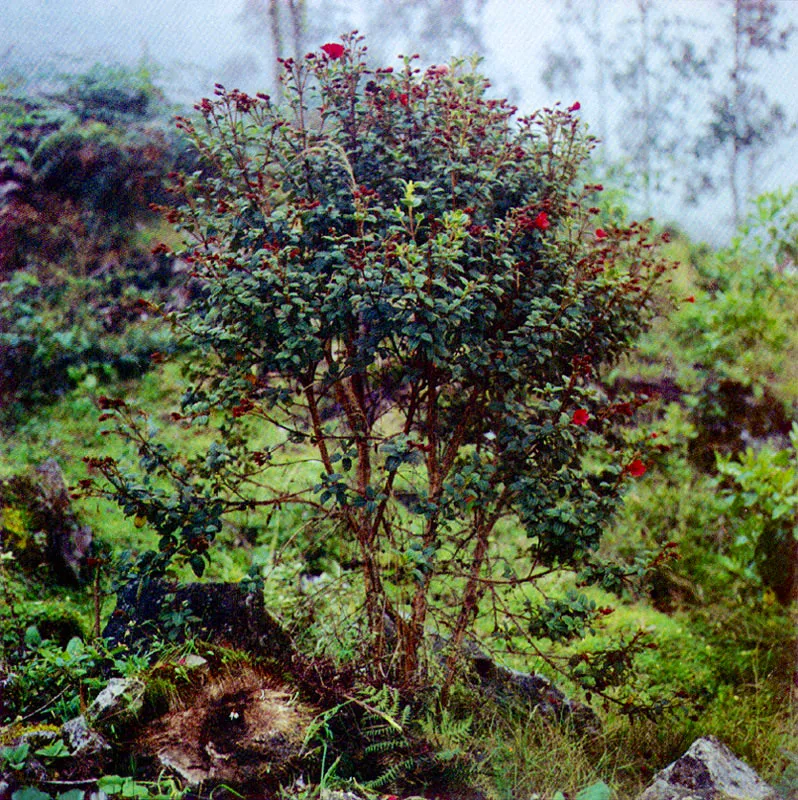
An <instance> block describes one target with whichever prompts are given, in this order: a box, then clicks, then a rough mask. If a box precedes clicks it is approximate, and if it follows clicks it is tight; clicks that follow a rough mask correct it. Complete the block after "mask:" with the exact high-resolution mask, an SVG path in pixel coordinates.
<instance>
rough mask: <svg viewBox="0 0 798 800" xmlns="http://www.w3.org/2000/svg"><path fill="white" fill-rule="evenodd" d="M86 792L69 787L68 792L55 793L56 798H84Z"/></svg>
mask: <svg viewBox="0 0 798 800" xmlns="http://www.w3.org/2000/svg"><path fill="white" fill-rule="evenodd" d="M85 797H86V792H84V791H83V789H70V790H69V791H68V792H61V793H60V794H59V795H56V800H84V798H85Z"/></svg>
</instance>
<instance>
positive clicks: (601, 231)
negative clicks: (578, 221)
mask: <svg viewBox="0 0 798 800" xmlns="http://www.w3.org/2000/svg"><path fill="white" fill-rule="evenodd" d="M596 238H597V239H606V238H607V231H605V230H604V228H596Z"/></svg>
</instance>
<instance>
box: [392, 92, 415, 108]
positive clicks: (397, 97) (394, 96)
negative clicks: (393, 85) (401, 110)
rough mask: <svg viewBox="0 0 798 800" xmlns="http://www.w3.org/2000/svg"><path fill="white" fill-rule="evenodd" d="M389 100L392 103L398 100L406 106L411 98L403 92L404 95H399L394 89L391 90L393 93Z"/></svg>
mask: <svg viewBox="0 0 798 800" xmlns="http://www.w3.org/2000/svg"><path fill="white" fill-rule="evenodd" d="M388 99H389V100H391V101H392V102H395V101H396V100H398V101H399V102H400V103H401V104H402V105H403V106H406V105H407V104H408V103H409V102H410V98H409V97H408V96H407V94H405V93H404V92H402V94H399V93H398V92H396V91H394V90H393V89H391V92H390V94H389V95H388Z"/></svg>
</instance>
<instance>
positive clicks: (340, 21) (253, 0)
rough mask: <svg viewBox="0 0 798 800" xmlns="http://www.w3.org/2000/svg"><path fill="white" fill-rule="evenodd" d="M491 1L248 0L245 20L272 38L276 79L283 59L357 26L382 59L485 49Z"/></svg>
mask: <svg viewBox="0 0 798 800" xmlns="http://www.w3.org/2000/svg"><path fill="white" fill-rule="evenodd" d="M486 3H487V0H365V1H364V0H361V2H350V3H343V2H339V0H243V6H242V9H241V13H240V19H241V21H242V23H243V24H244V25H245V26H246V27H247V28H248V29H249V31H250V32H251V33H253V34H255V35H256V36H257V37H259V39H261V40H265V41H267V42H268V43H269V50H270V56H271V61H272V63H273V73H272V84H273V87H276V86H277V85H278V77H279V74H280V72H281V67H280V65H279V64H278V63H277V62H276V59H277V58H293V59H294V60H296V61H298V60H299V59H300V58H302V56H303V55H304V54H305V53H306V52H307V50H309V49H310V50H312V49H313V47H315V46H316V45H318V44H319V43H320V42H323V41H325V40H326V39H335V38H337V37H339V36H340V35H341V34H343V33H346V32H348V31H351V30H353V29H355V28H359V29H361V30H362V31H363V32H364V33H365V34H366V35H367V37H368V38H369V40H370V42H372V44H371V46H370V52H371V54H372V58H373V59H375V60H377V61H383V62H385V63H389V62H390V61H391V60H392V59H394V58H395V57H396V55H397V54H398V53H406V54H408V55H409V54H411V53H418V54H419V55H420V56H421V58H422V60H423V61H425V62H433V61H439V62H448V61H449V59H450V58H451V57H452V56H453V55H464V56H470V55H473V54H475V53H483V52H484V51H485V45H484V42H483V40H482V12H483V10H484V7H485V5H486Z"/></svg>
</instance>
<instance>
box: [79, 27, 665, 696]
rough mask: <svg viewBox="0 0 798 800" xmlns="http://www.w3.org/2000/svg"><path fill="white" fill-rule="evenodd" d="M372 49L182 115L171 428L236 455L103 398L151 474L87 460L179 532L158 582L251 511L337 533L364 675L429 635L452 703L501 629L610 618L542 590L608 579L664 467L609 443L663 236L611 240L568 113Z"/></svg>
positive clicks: (126, 498) (565, 630) (304, 66)
mask: <svg viewBox="0 0 798 800" xmlns="http://www.w3.org/2000/svg"><path fill="white" fill-rule="evenodd" d="M364 54H365V48H364V47H362V45H361V41H360V40H359V39H358V38H356V37H354V36H353V37H349V38H347V39H345V40H344V43H343V44H342V45H341V44H337V43H335V44H329V45H325V46H324V47H323V48H322V51H321V52H320V53H318V54H315V55H313V54H312V55H309V56H308V57H307V58H306V59H305V60H304V61H302V62H301V63H297V62H294V61H291V60H288V61H286V62H284V67H285V73H284V89H285V99H286V104H284V105H276V104H274V103H273V102H272V101H271V99H270V98H268V97H266V96H265V95H259V96H257V97H250V96H248V95H245V94H243V93H242V92H240V91H237V90H233V91H227V90H226V89H224V88H223V87H221V86H219V87H218V88H217V96H216V98H215V99H214V100H209V99H205V100H203V101H202V102H201V103H200V104H199V105H198V110H199V112H200V115H201V116H200V118H199V119H198V120H197V121H190V120H188V119H183V120H181V121H180V123H179V124H180V127H181V128H182V129H183V130H184V131H185V133H186V135H187V136H188V137H189V138H190V139H191V140H192V141H193V143H194V145H195V147H196V148H197V150H198V152H199V153H200V155H201V156H202V169H201V170H200V171H197V172H195V173H193V174H191V175H185V176H183V177H182V178H181V179H180V180H179V189H180V191H181V192H182V194H183V197H184V198H185V204H184V205H183V207H182V208H181V209H179V210H170V211H169V212H168V214H169V216H170V218H171V220H172V221H173V222H175V224H176V225H177V226H178V227H179V228H180V229H181V230H182V231H184V232H185V233H186V234H187V235H190V236H191V237H192V238H193V242H194V244H193V245H192V246H191V247H190V248H189V249H188V251H187V252H186V253H184V257H185V258H186V260H187V261H189V262H190V263H191V264H192V269H193V277H194V278H195V279H196V280H197V281H198V282H199V283H200V285H201V286H202V292H201V296H200V297H199V299H198V301H197V302H196V303H195V304H194V305H193V306H192V307H191V308H190V310H189V312H188V313H186V314H184V315H182V316H179V317H178V318H177V319H176V324H178V325H179V326H181V327H182V328H183V329H184V330H185V331H186V333H187V336H188V337H189V338H190V340H191V341H192V342H193V343H194V344H196V345H197V346H198V347H199V348H200V350H201V351H202V353H204V358H202V359H199V358H198V359H197V362H196V367H197V368H196V371H195V373H194V379H193V382H192V383H191V385H190V386H189V387H188V389H187V391H186V394H185V397H184V402H183V408H182V410H181V412H180V413H179V414H176V415H175V417H174V418H175V419H179V420H181V421H182V422H183V424H194V425H200V426H201V425H211V426H217V428H218V430H217V434H216V441H215V442H214V443H213V444H212V445H211V447H210V448H209V449H208V451H207V453H205V454H204V455H199V456H194V457H189V456H188V455H187V454H181V453H180V452H177V453H173V452H172V451H171V450H169V449H168V448H167V447H166V446H165V445H163V444H161V443H159V442H158V441H157V440H155V439H153V438H151V436H150V435H149V433H148V432H147V431H146V429H145V427H146V426H144V427H143V426H142V425H141V424H140V422H139V417H138V416H137V415H136V414H135V413H134V411H133V410H132V409H130V408H128V406H127V405H126V403H125V402H124V401H123V400H115V399H110V398H105V399H104V400H103V402H102V405H103V407H104V409H105V411H106V416H115V417H117V418H118V420H119V421H120V423H122V427H123V430H125V431H126V433H127V435H128V436H130V437H131V438H132V440H133V441H134V442H135V443H136V444H137V446H138V448H139V455H140V457H141V461H140V465H141V467H142V468H143V472H144V475H143V477H142V475H140V474H136V473H134V472H126V471H125V470H124V469H123V468H122V467H121V466H120V465H119V464H117V463H116V462H115V461H113V460H112V459H108V458H105V459H92V460H90V464H91V466H92V467H93V468H95V469H96V470H99V471H100V472H101V473H102V474H103V475H104V476H105V477H106V479H107V480H108V481H109V482H110V486H107V485H106V491H107V492H108V493H109V494H110V495H112V496H113V497H115V499H116V500H117V501H118V502H119V503H120V505H121V506H122V507H123V508H124V511H125V513H126V514H128V515H130V516H133V517H135V518H136V519H137V521H138V522H139V524H144V523H149V524H150V525H152V526H153V527H154V528H155V529H156V530H157V532H158V533H159V534H160V552H159V553H148V554H145V556H144V558H143V561H142V567H143V568H146V569H162V568H164V567H165V566H166V564H167V563H169V562H170V561H171V560H172V559H174V558H177V557H183V558H187V559H188V561H189V563H190V564H191V565H192V567H193V568H194V569H195V571H196V572H197V573H198V574H199V573H201V572H202V571H203V569H204V566H205V563H206V561H207V559H208V558H209V547H210V545H211V543H212V541H213V539H214V538H215V536H216V534H217V533H218V531H219V530H220V528H221V524H222V518H223V517H225V516H227V515H230V514H234V513H236V512H239V513H247V514H250V515H251V514H253V513H262V514H266V513H268V512H269V511H270V510H273V509H277V508H281V507H283V506H290V505H303V506H305V507H306V508H307V509H309V510H310V512H311V513H312V514H313V515H314V516H315V517H316V518H318V519H325V520H328V521H329V522H330V523H332V524H334V525H335V526H336V530H337V531H338V533H339V535H340V536H341V537H343V538H344V539H345V540H346V541H348V542H349V543H350V546H351V547H352V550H353V552H354V562H355V563H356V564H357V566H358V570H359V572H360V575H361V578H362V607H363V611H364V617H365V620H366V625H367V634H366V642H365V647H366V648H367V652H368V654H369V662H368V667H369V669H370V670H371V671H372V674H373V675H374V676H376V677H380V678H383V677H384V676H386V675H391V676H393V679H395V680H396V681H397V682H398V685H403V686H407V685H410V684H411V683H413V682H414V681H416V680H417V679H418V678H419V677H420V676H421V675H422V674H423V673H424V669H425V667H426V665H425V662H424V658H423V656H424V647H423V645H424V635H425V630H426V628H427V626H428V625H429V624H430V623H431V621H433V620H434V621H435V622H436V624H438V625H439V626H440V627H441V628H442V629H444V630H448V632H449V635H450V639H449V647H448V656H447V660H446V667H445V673H446V674H445V677H444V680H443V685H444V695H445V694H446V689H447V687H448V686H449V685H450V683H451V681H452V679H453V677H454V675H455V671H456V667H457V660H458V655H459V653H460V650H461V645H462V644H463V643H464V640H465V639H466V637H468V636H469V635H470V634H471V632H472V630H473V627H474V624H475V620H476V619H478V618H481V617H482V615H483V614H486V613H487V612H489V611H490V610H493V611H494V612H495V613H496V615H497V616H496V619H497V622H496V628H495V633H496V634H497V635H500V636H502V637H504V638H505V639H506V640H507V642H508V643H511V644H512V643H516V642H520V641H521V640H526V639H529V638H534V637H536V636H538V635H543V636H547V635H551V637H552V638H555V637H556V638H558V639H563V638H568V637H572V636H577V635H580V633H582V632H583V631H584V630H586V629H588V628H589V627H590V625H591V624H592V622H593V621H594V620H595V619H596V618H597V617H600V616H601V614H602V613H603V609H598V608H596V606H595V604H594V603H591V602H590V601H588V600H587V599H586V598H585V597H584V596H582V595H580V594H579V593H577V592H572V593H571V594H569V595H568V596H567V597H565V598H561V599H554V598H547V597H544V596H543V595H542V592H543V589H542V585H541V584H540V581H539V579H540V578H541V577H543V576H545V575H548V574H550V573H551V572H552V571H554V570H561V569H563V570H571V571H575V572H577V573H580V574H582V575H583V577H584V579H585V581H590V580H596V581H598V580H602V579H604V578H605V577H606V575H607V568H605V567H604V566H603V565H602V564H601V563H600V562H599V560H598V557H597V554H596V549H597V547H598V544H599V540H600V538H601V534H602V531H603V529H604V526H605V524H606V522H607V520H608V519H609V518H610V517H611V515H612V514H613V512H614V510H615V509H616V507H617V505H618V503H619V502H620V496H621V492H622V489H623V486H624V484H625V483H626V480H627V478H629V477H639V476H641V475H642V474H643V473H644V472H645V469H646V467H645V463H644V459H645V457H646V456H645V452H644V451H643V450H632V451H630V450H629V449H628V448H627V447H626V446H625V445H624V443H623V441H622V440H621V439H620V438H619V437H618V436H617V435H616V434H615V433H614V427H613V422H614V421H615V420H618V419H623V418H625V417H626V416H627V415H628V414H630V413H631V412H632V406H631V405H630V404H629V403H622V402H615V403H610V402H608V401H607V400H606V398H602V396H601V395H600V394H599V393H598V392H597V391H596V390H595V388H594V381H595V379H596V377H597V375H598V374H599V372H600V370H601V369H602V368H603V367H604V366H606V365H608V364H611V363H613V362H614V361H616V360H617V359H618V358H619V356H621V355H622V354H623V353H625V352H626V351H627V350H628V349H629V348H630V346H631V343H632V341H633V339H634V338H635V336H636V335H637V334H638V333H639V332H640V331H641V330H642V329H643V328H644V326H645V324H646V320H647V317H648V311H647V309H648V307H649V304H650V302H651V298H652V288H653V286H654V285H655V283H656V281H657V279H658V278H659V277H660V276H661V275H662V273H663V271H664V270H665V268H666V266H665V264H664V262H663V261H662V260H661V259H659V257H658V255H657V251H656V248H655V242H654V241H653V239H652V238H651V237H650V236H649V234H648V231H647V230H646V229H645V227H642V226H639V225H637V224H632V225H631V226H630V227H628V228H621V227H608V228H606V229H603V228H596V224H595V221H594V220H595V217H594V213H595V211H594V208H593V201H594V197H595V195H596V193H597V192H599V191H600V188H601V187H598V186H595V185H585V184H584V183H583V182H582V181H581V180H580V174H581V173H580V170H581V169H582V167H583V166H584V164H585V162H586V159H587V158H588V154H589V150H590V140H589V139H588V138H586V136H585V135H584V133H583V132H582V129H581V126H580V124H579V121H578V119H577V117H576V110H577V108H576V107H572V108H570V109H562V108H560V107H555V108H554V109H549V110H546V111H543V112H540V113H536V114H533V115H532V116H530V117H526V118H522V119H517V118H516V117H515V109H514V108H512V107H511V106H509V105H508V104H507V103H506V102H505V101H502V100H492V99H489V98H488V97H487V94H486V90H487V86H488V84H487V83H486V81H485V80H484V79H483V78H482V77H480V76H479V75H478V74H476V73H475V72H474V71H473V70H470V69H469V68H468V67H467V65H465V64H464V63H455V64H453V65H452V66H451V67H448V68H445V67H431V68H429V69H428V70H426V71H424V72H422V71H420V70H419V69H418V68H416V67H415V66H414V63H413V61H412V60H406V61H405V62H404V69H403V70H401V71H399V72H393V71H392V70H391V69H377V70H374V71H372V70H369V69H368V68H367V67H366V64H365V55H364ZM264 429H267V430H269V431H270V434H269V436H270V437H271V438H270V439H269V444H268V445H265V446H264V444H263V440H264V434H263V433H261V431H262V430H264ZM588 453H591V456H590V459H589V461H588V460H586V456H587V454H588ZM308 461H311V463H313V464H315V465H316V466H315V467H314V468H313V469H312V471H311V472H310V474H309V473H308V470H307V469H306V471H305V472H304V473H301V474H300V473H292V474H293V475H294V477H295V478H297V475H298V476H299V477H298V478H297V480H300V479H301V478H303V477H308V478H309V480H306V481H305V482H304V483H301V484H296V485H288V482H287V480H286V476H287V474H288V473H287V472H286V470H287V464H292V463H295V462H308ZM90 484H91V481H87V482H86V483H85V485H86V486H87V487H89V486H90ZM617 577H618V576H617V575H616V578H617ZM536 592H537V593H538V594H536ZM544 599H545V600H547V602H545V603H544V602H543V600H544ZM499 615H501V617H502V619H503V620H504V621H502V620H501V619H499Z"/></svg>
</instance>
